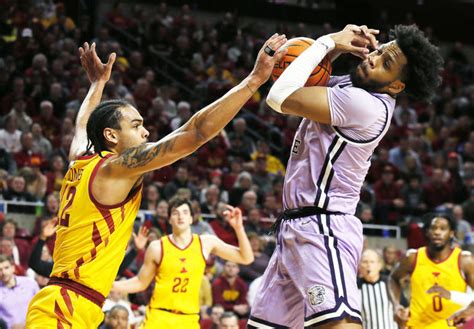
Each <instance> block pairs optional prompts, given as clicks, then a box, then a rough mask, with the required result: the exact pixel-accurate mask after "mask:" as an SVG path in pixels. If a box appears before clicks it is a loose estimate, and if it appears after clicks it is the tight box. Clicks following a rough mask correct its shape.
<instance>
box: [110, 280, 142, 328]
mask: <svg viewBox="0 0 474 329" xmlns="http://www.w3.org/2000/svg"><path fill="white" fill-rule="evenodd" d="M117 305H120V306H122V307H123V308H125V309H126V310H127V324H128V321H129V318H131V319H130V320H131V321H130V322H131V324H135V321H136V320H135V317H134V316H133V312H132V308H131V305H130V302H129V301H128V300H127V299H126V298H125V296H124V294H123V293H121V292H117V291H115V290H113V289H112V290H111V291H110V293H109V296H108V297H107V299H106V300H105V303H104V306H102V311H104V313H107V312H111V311H112V308H113V307H114V306H117ZM124 313H125V312H123V315H124ZM119 318H120V319H124V317H122V316H121V317H119V316H116V319H119ZM124 328H128V326H125V327H124Z"/></svg>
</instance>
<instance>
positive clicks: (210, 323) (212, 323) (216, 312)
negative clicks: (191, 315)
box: [200, 304, 225, 329]
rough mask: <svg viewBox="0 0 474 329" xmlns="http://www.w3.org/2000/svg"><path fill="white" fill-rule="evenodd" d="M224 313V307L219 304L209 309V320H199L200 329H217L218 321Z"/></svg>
mask: <svg viewBox="0 0 474 329" xmlns="http://www.w3.org/2000/svg"><path fill="white" fill-rule="evenodd" d="M224 311H225V310H224V307H223V306H222V305H221V304H214V305H213V306H212V308H211V317H210V319H201V321H200V325H201V329H219V320H220V318H221V315H222V314H224Z"/></svg>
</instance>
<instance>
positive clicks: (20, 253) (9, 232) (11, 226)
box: [2, 219, 31, 268]
mask: <svg viewBox="0 0 474 329" xmlns="http://www.w3.org/2000/svg"><path fill="white" fill-rule="evenodd" d="M16 232H17V223H16V222H15V221H14V220H13V219H6V220H5V221H4V222H3V228H2V237H4V238H7V239H9V240H10V241H12V242H13V244H12V254H13V258H12V259H13V261H14V263H15V264H19V265H21V266H22V267H23V268H27V267H28V257H30V252H31V250H30V246H29V243H28V242H27V241H26V240H23V239H20V238H17V237H16Z"/></svg>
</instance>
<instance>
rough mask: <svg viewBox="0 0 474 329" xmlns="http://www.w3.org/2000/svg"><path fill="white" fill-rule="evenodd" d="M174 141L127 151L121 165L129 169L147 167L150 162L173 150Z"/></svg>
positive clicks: (122, 156) (123, 155) (146, 145)
mask: <svg viewBox="0 0 474 329" xmlns="http://www.w3.org/2000/svg"><path fill="white" fill-rule="evenodd" d="M174 142H175V140H174V139H171V140H169V141H166V142H164V143H156V144H155V145H152V146H150V144H144V145H140V146H137V147H132V148H129V149H126V150H125V151H124V152H123V153H122V155H121V160H120V162H119V163H120V165H121V166H124V167H127V168H137V167H141V166H144V165H146V164H147V163H148V162H150V161H151V160H153V159H154V158H156V157H157V156H158V155H159V154H160V153H161V154H162V155H164V154H166V153H168V152H170V151H172V150H173V146H174Z"/></svg>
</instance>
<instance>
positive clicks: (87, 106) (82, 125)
mask: <svg viewBox="0 0 474 329" xmlns="http://www.w3.org/2000/svg"><path fill="white" fill-rule="evenodd" d="M79 54H80V58H81V64H82V67H83V68H84V70H85V71H86V73H87V78H88V79H89V82H90V83H91V86H90V88H89V92H88V93H87V96H86V98H85V99H84V101H83V102H82V104H81V107H80V109H79V112H78V113H77V118H76V126H75V130H74V138H73V140H72V143H71V148H70V150H69V161H72V160H75V159H76V158H77V157H78V156H80V155H82V154H83V153H84V152H85V151H86V148H87V141H88V140H87V131H86V127H87V120H89V117H90V114H91V113H92V111H94V109H95V108H96V106H97V105H98V104H99V103H100V100H101V98H102V92H103V91H104V87H105V84H106V83H107V81H109V79H110V72H111V71H112V66H113V64H114V62H115V57H116V55H115V53H112V54H110V56H109V59H108V62H107V63H106V64H103V63H102V62H101V60H100V58H99V57H98V56H97V53H96V51H95V43H93V44H92V45H91V46H89V44H88V43H87V42H85V43H84V46H83V47H79Z"/></svg>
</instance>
